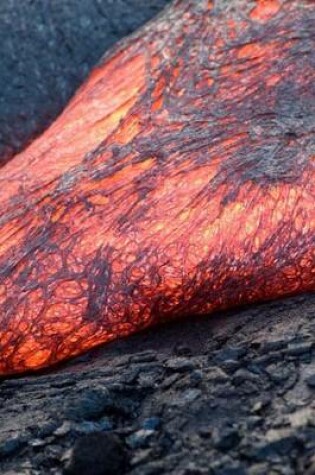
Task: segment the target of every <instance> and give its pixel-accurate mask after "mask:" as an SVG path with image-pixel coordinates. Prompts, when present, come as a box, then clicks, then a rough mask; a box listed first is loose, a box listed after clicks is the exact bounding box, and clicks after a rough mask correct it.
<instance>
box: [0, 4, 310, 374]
mask: <svg viewBox="0 0 315 475" xmlns="http://www.w3.org/2000/svg"><path fill="white" fill-rule="evenodd" d="M303 3H304V2H303V0H302V1H300V2H295V1H293V2H283V1H280V0H279V1H272V0H270V1H267V0H261V1H258V2H257V5H256V7H255V8H254V9H253V10H252V11H250V12H249V17H248V18H247V19H246V18H245V17H244V12H242V14H237V12H235V10H233V9H228V13H227V14H226V15H222V14H221V13H220V11H219V10H218V9H216V4H215V2H209V1H208V0H204V1H203V0H200V1H199V0H198V1H197V0H196V1H195V2H194V1H193V2H186V1H183V2H177V1H176V2H175V3H174V4H173V6H172V7H171V8H169V9H167V10H166V12H165V14H164V16H163V15H162V16H160V17H159V18H158V19H157V20H155V21H154V22H152V23H151V24H150V26H149V27H146V28H144V29H142V30H140V31H139V33H138V34H137V35H134V36H132V37H130V38H128V39H126V40H124V41H123V42H122V43H121V44H119V45H118V46H116V47H115V48H114V49H113V50H112V52H111V53H110V54H107V56H106V58H105V59H104V60H103V62H102V63H101V64H100V65H99V66H98V67H97V68H96V69H95V70H94V71H93V72H92V74H91V76H90V78H89V79H88V80H87V81H86V83H85V84H84V85H83V86H82V87H81V88H80V89H79V91H78V92H77V94H76V95H75V96H74V98H73V99H72V101H71V102H70V104H69V106H68V107H67V108H66V110H65V111H64V112H63V113H62V114H61V116H60V117H59V118H58V119H57V120H56V122H55V123H54V124H53V125H52V126H51V127H50V128H49V129H48V130H47V131H46V132H45V133H44V134H43V135H42V136H41V137H40V138H38V139H37V140H35V141H34V142H33V143H32V144H31V145H30V146H29V147H28V148H27V149H26V150H25V151H24V152H23V153H21V154H19V155H18V156H16V157H15V158H14V159H13V160H12V161H11V162H9V163H8V164H6V165H5V166H4V167H3V168H2V169H1V171H0V182H1V186H0V374H13V373H20V372H23V371H29V370H35V369H38V368H42V367H47V366H50V365H53V364H55V363H57V362H59V361H62V360H64V359H66V358H69V357H71V356H75V355H78V354H80V353H82V352H83V351H86V350H88V349H90V348H93V347H95V346H96V345H99V344H101V343H104V342H108V341H111V340H113V339H115V338H118V337H122V336H126V335H128V334H131V333H134V332H136V331H139V330H141V329H142V328H145V327H148V326H150V325H153V324H156V323H159V322H162V321H166V320H170V319H174V318H178V317H182V316H185V315H189V314H196V315H197V314H198V315H205V314H208V313H211V312H213V311H216V310H222V309H226V308H230V307H233V306H237V305H242V304H246V303H251V302H256V301H262V300H268V299H274V298H279V297H284V296H287V295H292V294H295V293H297V292H304V291H314V290H315V276H314V262H315V207H314V201H315V168H314V151H313V145H312V143H313V141H314V132H313V128H312V127H311V124H312V120H314V116H312V114H313V112H312V111H313V109H312V108H311V106H310V105H311V104H312V101H314V98H313V97H312V87H311V86H312V82H313V65H312V58H311V54H310V55H303V54H299V53H298V51H299V49H300V50H301V51H306V50H307V48H309V50H310V51H311V49H310V41H311V40H310V38H309V37H308V32H309V29H307V28H305V32H304V33H303V35H301V38H298V33H295V37H294V40H292V31H295V32H297V31H301V28H302V27H303V24H305V25H308V22H309V18H308V15H309V10H308V9H304V8H303ZM284 6H285V8H286V14H285V15H280V10H281V9H282V7H283V8H284ZM212 7H213V8H212ZM202 10H204V11H202ZM209 10H211V11H209ZM253 21H256V22H257V25H255V28H253ZM270 21H272V28H271V27H270V24H269V22H270ZM271 33H272V34H271Z"/></svg>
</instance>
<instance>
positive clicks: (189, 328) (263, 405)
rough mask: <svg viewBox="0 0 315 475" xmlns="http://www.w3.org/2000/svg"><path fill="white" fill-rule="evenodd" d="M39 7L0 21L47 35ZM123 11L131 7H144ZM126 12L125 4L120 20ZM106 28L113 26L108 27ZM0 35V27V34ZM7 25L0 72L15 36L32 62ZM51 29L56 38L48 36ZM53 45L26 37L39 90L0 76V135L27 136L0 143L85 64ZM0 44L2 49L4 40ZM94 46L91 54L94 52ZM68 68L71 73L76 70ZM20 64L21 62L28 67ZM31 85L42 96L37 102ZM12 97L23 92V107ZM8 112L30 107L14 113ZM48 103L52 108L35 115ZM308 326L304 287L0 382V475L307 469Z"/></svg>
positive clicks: (313, 422) (312, 437)
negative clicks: (31, 27)
mask: <svg viewBox="0 0 315 475" xmlns="http://www.w3.org/2000/svg"><path fill="white" fill-rule="evenodd" d="M105 3H106V4H108V5H109V6H110V7H111V8H113V9H116V8H117V12H118V11H119V10H118V8H119V5H120V8H121V4H122V2H113V3H111V2H110V1H108V2H105V1H103V2H101V1H99V2H97V1H95V2H88V1H86V2H85V1H84V0H80V2H74V1H73V2H71V1H66V0H64V1H61V0H60V1H54V2H49V5H50V8H52V9H54V8H55V5H59V9H58V8H57V6H56V9H57V10H58V12H63V11H68V15H69V16H68V17H66V18H70V19H71V18H72V16H71V14H70V13H69V12H70V10H68V5H69V6H70V7H71V6H72V8H77V6H78V5H79V6H80V8H81V6H83V5H86V12H87V14H92V13H91V12H92V11H93V8H94V7H93V5H94V4H95V5H96V4H97V5H105ZM148 3H149V4H150V7H151V6H152V5H154V3H155V4H156V5H158V4H159V5H161V4H162V3H163V2H158V1H157V2H153V1H151V2H144V1H143V2H142V1H141V4H142V5H147V4H148ZM47 4H48V1H46V2H44V1H38V0H36V1H31V0H23V1H21V2H20V1H18V0H15V1H14V0H7V1H6V2H2V3H1V5H0V21H1V22H4V21H5V22H6V24H7V28H10V29H11V31H12V28H15V27H16V28H17V30H21V28H22V27H21V26H20V27H18V26H17V24H19V25H22V24H23V21H26V20H23V18H26V17H25V16H24V17H23V16H21V15H20V16H19V17H16V22H20V23H15V21H14V20H10V18H11V19H12V18H13V16H14V15H16V14H17V13H16V12H17V10H16V9H18V8H20V9H25V12H26V11H27V12H28V14H29V15H30V17H29V18H30V19H32V18H33V19H34V18H36V21H35V20H34V23H33V24H34V25H36V28H38V29H39V31H42V34H43V35H45V31H46V29H47V28H48V29H49V26H47V24H49V18H50V17H49V15H48V12H45V13H44V10H43V5H47ZM132 4H133V7H134V8H135V5H136V4H137V5H139V0H137V2H136V1H134V2H131V1H129V2H124V8H123V11H125V12H126V11H127V10H126V8H127V6H128V5H129V6H130V5H132ZM74 5H75V7H74ZM26 6H28V7H29V9H28V10H27V8H26ZM70 7H69V8H70ZM82 8H83V7H82ZM148 8H149V7H148ZM57 10H56V11H57ZM9 11H10V13H8V12H9ZM134 11H136V13H139V14H141V15H142V13H141V11H143V10H141V9H140V8H139V10H138V9H136V10H134ZM36 12H37V13H36ZM40 12H42V13H40ZM4 13H5V14H4ZM36 15H37V17H36ZM56 15H57V14H56ZM58 15H59V13H58ZM83 16H84V15H83ZM79 17H80V16H77V17H76V21H77V19H78V18H79ZM130 17H132V15H130V14H126V16H125V18H126V21H129V20H130ZM58 18H59V17H58ZM60 18H61V17H60ZM104 18H106V15H105V17H104ZM117 18H118V17H117ZM131 20H132V18H131ZM29 21H31V20H29ZM97 21H100V18H99V16H98V15H95V16H94V20H93V21H92V20H91V24H90V27H89V28H90V30H89V31H90V32H91V36H89V35H87V37H89V39H92V38H93V35H92V33H95V35H97V34H100V35H101V34H102V31H101V30H102V28H101V27H100V29H98V28H97V26H96V23H94V22H97ZM104 21H105V20H104ZM69 22H70V20H67V19H66V20H65V21H64V27H63V28H64V29H65V31H68V30H67V27H69V28H70V24H71V22H70V23H69ZM57 23H58V24H62V21H61V20H58V22H57ZM115 25H117V28H118V30H117V31H120V32H121V30H119V28H120V26H118V23H115ZM119 25H120V23H119ZM25 28H26V30H24V31H29V30H27V26H25ZM50 28H53V27H52V26H51V27H50ZM95 30H96V31H95ZM53 31H55V30H54V29H53ZM56 31H57V30H56ZM61 31H63V30H62V29H61ZM3 32H4V28H3V27H2V26H1V28H0V34H3ZM78 32H81V33H82V31H81V30H80V27H78V25H77V23H74V24H73V29H71V28H70V30H69V41H71V42H72V43H71V44H76V45H78V46H77V49H75V48H74V49H75V51H77V53H76V54H77V55H79V56H80V54H81V48H83V47H84V46H83V43H84V42H85V41H87V37H85V40H84V41H82V44H81V43H80V42H79V43H78V44H77V43H76V42H77V39H78V37H77V34H78ZM55 34H56V33H55ZM6 35H7V36H6ZM6 35H4V36H6V38H7V40H6V41H8V42H10V41H11V44H13V43H12V41H13V38H15V40H14V41H15V43H14V45H15V53H14V54H13V56H12V53H10V49H8V50H7V51H5V55H4V53H2V67H1V71H0V76H1V78H5V77H6V76H5V71H6V67H5V64H6V61H7V62H9V61H10V59H9V58H10V57H12V58H16V57H17V55H18V51H19V49H18V45H19V48H21V50H23V51H24V48H26V49H25V52H24V53H23V54H24V55H25V58H28V59H27V61H32V59H31V58H30V57H29V56H28V55H29V54H30V51H32V50H31V48H32V46H31V45H32V43H31V42H30V43H29V46H27V45H28V43H27V41H28V40H27V37H28V36H29V35H27V34H26V33H24V41H23V40H22V39H21V38H23V36H22V37H21V36H19V38H20V39H19V40H18V39H17V38H18V37H15V36H14V34H12V33H11V35H10V37H9V36H8V34H6ZM56 35H57V34H56ZM107 35H108V31H107V32H105V33H104V37H103V38H104V42H103V43H102V44H100V45H99V52H100V54H101V53H102V51H103V49H104V45H105V42H106V41H111V40H107ZM57 36H58V38H60V36H59V33H58V35H57ZM57 36H56V38H57ZM45 38H46V37H45ZM94 38H95V37H94ZM33 41H34V40H33ZM54 41H55V46H54V48H55V49H53V50H52V51H50V56H48V54H47V58H46V52H47V48H49V45H47V44H46V42H45V40H43V41H42V43H40V46H38V50H37V51H38V54H39V53H40V54H41V59H39V57H38V58H37V63H38V67H43V70H45V71H46V73H45V74H44V73H38V74H40V77H42V81H39V82H37V88H38V90H37V88H35V89H33V91H32V92H30V91H31V88H32V87H33V85H32V84H31V83H32V81H30V82H29V83H28V87H24V86H22V88H21V89H19V87H16V89H14V90H12V89H10V88H12V87H13V85H12V84H11V85H10V84H9V82H10V81H9V80H8V77H7V79H1V81H2V83H1V91H5V89H3V84H4V83H5V86H6V91H7V90H8V89H10V90H11V93H10V94H11V95H10V94H9V93H8V92H5V93H3V94H2V95H1V105H0V121H1V122H0V133H1V134H2V135H1V137H3V136H4V135H5V133H6V134H7V132H4V131H5V130H6V131H9V127H16V130H18V129H19V127H20V129H19V130H21V133H22V132H23V133H24V132H25V135H24V138H23V137H22V138H21V139H19V140H20V141H17V142H16V143H13V142H10V140H11V139H12V137H15V134H14V133H13V132H11V133H12V135H10V134H9V135H8V134H7V135H6V137H11V139H10V140H9V139H5V140H3V141H2V144H4V145H5V147H8V149H9V150H12V149H16V148H19V147H20V146H21V144H22V143H23V141H25V140H27V139H28V137H29V135H28V134H29V133H30V131H31V130H37V127H38V122H37V120H38V117H46V120H47V121H49V120H51V118H52V116H54V115H55V114H56V113H57V112H58V110H59V109H58V110H57V109H55V110H54V111H52V109H51V107H52V106H54V107H55V105H56V94H57V93H56V90H58V91H62V90H64V91H65V92H64V94H65V95H64V96H62V100H61V102H58V104H59V105H58V107H59V108H60V107H62V104H63V103H64V101H66V98H67V97H68V96H67V95H70V94H71V92H72V91H73V90H74V89H75V88H76V86H77V84H78V82H79V81H80V79H81V78H82V77H83V76H84V75H85V72H86V70H87V69H88V66H86V65H85V64H84V63H82V58H83V57H84V54H83V53H82V54H83V56H80V57H79V56H76V54H74V53H70V52H69V53H68V62H69V61H70V57H71V58H73V59H72V60H73V63H72V66H70V64H69V65H68V62H67V61H65V63H63V58H62V56H63V55H64V54H67V53H65V51H66V50H67V48H66V47H65V46H64V43H63V42H61V41H60V39H55V40H54ZM35 43H36V42H34V44H33V48H35ZM96 43H97V41H96ZM43 45H45V48H44V47H43ZM58 45H59V47H60V48H64V51H63V52H62V54H61V53H60V49H59V53H58V47H57V46H58ZM27 47H28V48H29V50H28V53H27V52H26V50H27ZM0 48H3V49H5V47H4V45H3V41H2V42H0ZM87 48H89V47H87ZM43 50H44V51H43ZM53 52H55V54H53ZM94 53H95V58H94V59H93V62H95V60H97V58H98V55H97V54H96V52H95V51H94V50H93V54H94ZM20 54H22V52H20ZM10 55H11V56H10ZM31 56H32V55H31ZM48 57H49V61H50V62H51V63H49V62H48ZM80 58H81V59H80ZM88 60H90V58H88ZM12 61H14V60H12ZM46 61H47V62H46ZM58 61H60V65H61V66H60V67H59V72H58V74H57V73H56V79H54V81H56V82H55V83H54V84H55V89H54V87H52V86H50V83H49V81H51V80H52V76H51V73H49V67H50V64H53V62H54V64H55V70H56V71H58V68H57V64H59V63H58ZM91 61H92V60H91ZM42 62H43V66H41V64H42ZM37 63H36V64H37ZM21 64H22V62H21ZM45 64H46V66H45ZM73 64H75V67H73ZM89 64H92V63H89ZM62 65H63V66H62ZM19 67H22V66H19V63H18V62H16V61H15V63H14V65H13V62H12V64H11V66H10V68H9V69H8V70H7V71H11V73H12V72H13V71H14V77H15V81H25V82H24V84H26V79H27V78H26V77H25V76H23V75H22V74H21V75H19V74H18V68H19ZM68 67H69V69H68ZM80 67H82V70H81V71H83V73H82V72H81V74H82V76H80V77H79V76H77V74H78V70H79V68H80ZM45 68H47V69H45ZM56 68H57V69H56ZM26 70H28V71H30V70H29V66H28V67H27V68H26ZM31 70H32V68H31ZM41 71H42V70H41ZM10 77H12V78H13V75H12V76H9V78H10ZM46 81H48V82H46ZM7 82H8V84H6V83H7ZM47 84H48V85H47ZM58 84H59V86H58ZM58 87H59V88H61V89H58ZM56 88H57V89H56ZM63 88H64V89H63ZM68 88H69V89H68ZM12 91H13V92H12ZM18 91H19V92H18ZM23 91H24V93H23ZM27 91H29V93H28V92H27ZM40 93H41V94H43V95H41V96H40V97H41V99H38V100H37V99H36V100H35V97H39V96H36V94H40ZM18 94H22V96H19V95H18ZM23 94H24V96H23ZM28 94H29V96H28ZM34 94H35V96H34ZM57 95H58V94H57ZM19 97H20V99H19ZM21 97H24V98H25V100H26V101H28V106H27V107H24V105H23V104H25V103H24V102H23V100H21ZM58 100H59V99H58ZM10 101H11V102H10ZM14 101H16V102H14ZM8 104H11V105H8ZM13 104H15V107H14V105H13ZM29 107H34V109H29ZM46 107H47V109H46ZM35 109H36V110H35ZM14 111H15V112H14ZM19 111H24V113H25V111H26V112H27V113H28V114H29V115H28V116H27V118H24V119H23V118H21V119H20V120H17V119H16V118H17V116H18V114H19ZM43 111H46V112H45V113H44V112H43ZM9 112H10V114H12V115H11V116H10V117H9V115H8V114H9ZM41 113H43V116H41V115H40V114H41ZM46 113H47V114H48V113H49V114H52V115H50V116H49V117H48V119H47V116H45V114H46ZM14 114H15V115H14ZM15 120H16V123H15ZM41 120H44V119H41ZM28 123H30V125H29V126H30V129H28V132H27V131H26V130H25V127H26V124H28ZM32 124H33V126H34V128H33V129H32V127H33V126H32V127H31V125H32ZM45 124H47V122H45ZM43 126H44V125H43ZM10 130H11V131H13V129H12V128H11V129H10ZM16 140H17V139H16ZM314 335H315V296H314V295H312V296H311V295H305V296H300V297H297V298H295V299H288V300H285V301H278V302H274V303H270V304H264V305H260V306H253V307H250V308H248V309H244V310H239V311H235V312H230V313H228V314H227V313H225V314H224V315H219V316H215V317H211V318H203V319H195V318H191V319H190V320H187V321H186V322H179V323H174V324H172V325H168V326H164V327H161V328H160V330H159V331H156V329H153V330H151V331H148V332H145V333H142V334H139V335H136V336H134V337H132V338H128V339H126V340H125V341H121V342H117V343H115V344H111V345H108V346H107V347H106V348H103V349H99V350H97V351H94V352H92V353H90V354H89V355H86V356H84V357H82V358H80V359H77V360H76V361H73V362H71V363H69V364H68V365H66V366H62V367H60V368H58V370H57V369H56V370H54V371H51V372H50V373H46V374H42V375H39V376H32V377H23V378H20V379H7V380H3V381H2V382H1V383H0V473H1V474H5V475H9V474H10V475H14V474H19V475H35V474H61V473H68V474H80V475H82V474H83V475H84V474H85V473H88V474H89V475H93V474H111V473H121V474H123V473H129V474H133V475H136V474H138V475H145V474H146V475H154V474H160V473H162V474H163V473H165V474H173V475H205V474H207V475H208V474H209V475H213V474H214V475H229V474H231V475H232V474H233V475H242V474H249V475H265V474H266V473H268V474H273V475H276V474H285V475H291V474H292V475H295V474H301V475H302V474H303V475H305V474H306V475H314V473H315V458H314V453H315V404H314V399H315V398H314V393H315V345H314V340H315V338H314Z"/></svg>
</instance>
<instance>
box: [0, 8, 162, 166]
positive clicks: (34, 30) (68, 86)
mask: <svg viewBox="0 0 315 475" xmlns="http://www.w3.org/2000/svg"><path fill="white" fill-rule="evenodd" d="M167 3H168V0H149V1H147V0H1V1H0V58H1V66H0V91H1V93H0V165H1V162H2V163H4V161H5V160H6V159H8V158H10V157H11V156H12V155H13V154H15V153H16V152H18V151H20V150H21V149H22V148H23V147H24V146H25V145H26V144H27V143H28V142H29V141H30V139H31V138H34V136H36V135H38V134H39V133H40V132H42V131H43V130H44V129H45V128H46V127H47V125H49V123H50V122H51V121H52V120H53V119H54V118H55V117H56V116H57V115H58V114H59V112H60V111H61V110H62V108H63V107H64V105H65V104H66V103H67V102H68V100H69V98H70V97H71V95H72V94H73V93H74V92H75V90H76V89H77V87H78V86H79V85H80V84H81V83H82V81H83V80H84V78H85V77H86V76H87V74H88V72H89V71H90V69H91V67H92V66H94V65H95V64H96V63H97V62H98V60H99V59H100V57H101V56H102V54H103V53H104V52H105V50H106V49H108V48H109V47H110V46H111V45H112V44H113V43H115V42H116V41H117V40H118V39H120V38H121V37H123V36H125V35H127V34H128V33H130V32H132V31H134V30H135V29H136V28H137V27H138V26H139V25H141V24H143V23H144V22H145V21H146V20H148V19H149V18H151V17H152V16H153V15H154V14H156V13H157V12H158V11H160V10H161V9H162V7H163V6H164V5H166V4H167Z"/></svg>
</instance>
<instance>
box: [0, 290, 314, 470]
mask: <svg viewBox="0 0 315 475" xmlns="http://www.w3.org/2000/svg"><path fill="white" fill-rule="evenodd" d="M314 334H315V296H314V295H313V296H300V297H298V298H295V299H288V300H286V301H278V302H274V303H270V304H265V305H261V306H255V307H250V308H248V309H244V310H239V311H237V312H233V313H232V312H231V313H229V314H225V315H219V316H216V317H211V318H203V319H196V318H192V319H190V320H187V321H186V322H184V323H183V322H181V323H176V324H175V323H174V324H172V325H168V326H164V327H161V328H160V330H159V331H156V330H151V331H148V332H145V333H142V334H139V335H136V336H134V337H131V338H129V339H126V340H125V341H121V342H116V343H115V344H110V345H108V346H107V347H105V348H103V349H99V350H97V351H94V352H93V353H90V354H89V355H86V356H85V357H83V358H80V359H78V360H76V361H73V362H71V363H69V364H68V365H67V366H62V367H61V368H59V369H58V370H55V371H53V372H50V373H46V374H42V375H40V376H32V377H23V378H20V379H11V380H6V381H3V382H2V383H1V384H0V407H1V411H0V464H1V465H0V471H1V473H4V474H7V475H9V474H10V475H13V474H19V475H26V474H27V475H31V474H61V473H67V474H78V475H82V474H83V475H84V474H89V475H90V474H111V473H119V474H123V473H129V474H133V475H153V474H160V473H162V474H173V475H199V474H200V475H206V474H207V475H208V474H209V475H212V474H215V475H219V474H220V475H223V474H224V475H228V474H233V475H243V474H249V475H265V474H267V473H268V474H274V475H275V474H285V475H290V474H292V475H294V474H301V475H302V474H303V475H305V474H308V475H311V474H314V473H315V459H314V453H315V398H314V393H315V344H314V343H315V342H314Z"/></svg>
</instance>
